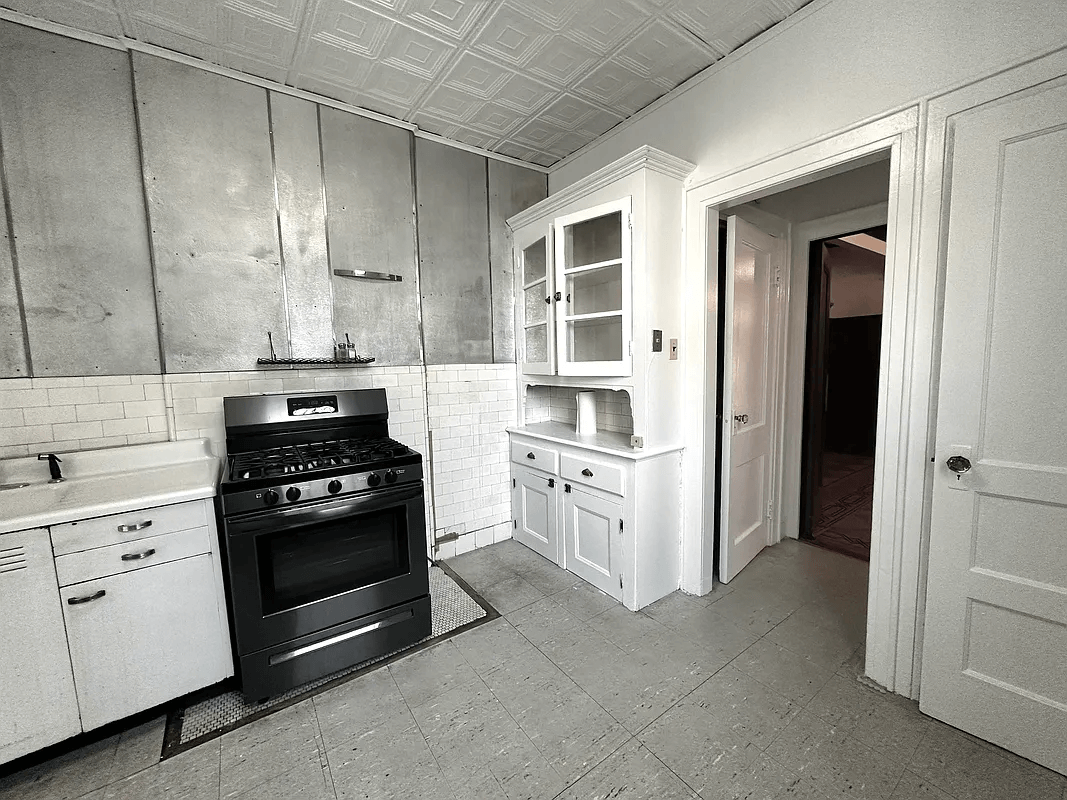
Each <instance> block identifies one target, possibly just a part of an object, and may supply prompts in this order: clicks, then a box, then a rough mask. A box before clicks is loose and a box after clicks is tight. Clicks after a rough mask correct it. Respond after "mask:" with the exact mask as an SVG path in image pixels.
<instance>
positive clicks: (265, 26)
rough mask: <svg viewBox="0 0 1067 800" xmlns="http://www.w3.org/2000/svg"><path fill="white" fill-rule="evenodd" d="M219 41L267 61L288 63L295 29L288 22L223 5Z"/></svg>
mask: <svg viewBox="0 0 1067 800" xmlns="http://www.w3.org/2000/svg"><path fill="white" fill-rule="evenodd" d="M221 23H222V26H221V30H220V35H219V45H220V46H221V47H222V48H223V50H224V52H229V53H234V52H236V53H240V54H243V55H246V56H250V57H252V58H256V59H258V60H260V61H265V62H267V63H269V64H275V65H279V66H281V65H288V64H289V63H290V62H291V61H292V58H293V51H294V50H295V49H296V30H295V29H294V28H292V27H290V26H288V25H284V24H281V23H279V22H276V21H274V20H271V19H268V18H266V17H261V16H253V15H252V14H249V13H248V12H246V11H244V10H242V9H238V8H232V7H226V8H223V9H222V19H221Z"/></svg>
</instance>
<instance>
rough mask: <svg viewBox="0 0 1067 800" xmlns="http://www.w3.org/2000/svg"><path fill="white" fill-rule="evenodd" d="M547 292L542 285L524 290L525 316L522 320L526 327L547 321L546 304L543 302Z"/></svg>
mask: <svg viewBox="0 0 1067 800" xmlns="http://www.w3.org/2000/svg"><path fill="white" fill-rule="evenodd" d="M547 291H548V290H547V289H546V288H545V284H543V283H539V284H538V285H537V286H533V287H531V288H529V289H526V290H525V292H524V294H525V296H526V304H525V307H526V316H525V317H524V319H525V321H526V324H527V325H534V324H536V323H540V322H546V321H547V320H548V303H546V302H545V292H547Z"/></svg>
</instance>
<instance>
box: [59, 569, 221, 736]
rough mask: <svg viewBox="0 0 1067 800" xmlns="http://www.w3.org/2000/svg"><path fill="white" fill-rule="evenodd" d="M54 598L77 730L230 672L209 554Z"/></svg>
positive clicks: (97, 582)
mask: <svg viewBox="0 0 1067 800" xmlns="http://www.w3.org/2000/svg"><path fill="white" fill-rule="evenodd" d="M101 592H103V593H104V594H101ZM62 597H63V614H64V616H65V617H66V622H67V635H68V638H69V641H70V655H71V661H72V662H73V664H74V680H75V684H76V685H77V687H78V705H79V707H80V708H81V716H82V724H83V726H84V728H85V730H92V729H94V728H98V727H99V726H101V725H104V724H106V723H108V722H112V721H114V720H117V719H121V718H123V717H126V716H129V715H130V714H134V713H136V712H138V711H142V710H144V709H147V708H152V707H153V706H157V705H159V704H160V703H164V702H166V701H167V700H171V699H173V698H175V697H180V696H181V695H183V694H187V693H189V692H192V691H195V690H196V689H200V688H203V687H204V686H209V685H211V684H213V683H217V682H218V681H220V680H222V679H223V678H225V677H227V676H228V675H229V674H230V673H231V669H232V668H231V655H230V647H229V641H228V640H227V638H226V631H225V627H224V625H223V622H222V617H221V609H220V606H219V602H220V599H221V598H220V596H219V594H218V592H217V589H216V585H215V575H214V570H213V568H212V565H211V557H210V556H209V555H202V556H196V557H195V558H187V559H184V560H182V561H175V562H172V563H169V564H162V565H160V566H158V567H148V568H146V569H141V570H137V571H136V572H129V573H126V574H124V575H115V576H112V577H110V578H105V579H103V580H95V581H87V582H86V583H79V584H77V585H74V586H68V587H66V588H64V589H63V590H62ZM90 597H96V599H93V600H89V601H87V602H80V603H75V604H71V600H84V599H85V598H90Z"/></svg>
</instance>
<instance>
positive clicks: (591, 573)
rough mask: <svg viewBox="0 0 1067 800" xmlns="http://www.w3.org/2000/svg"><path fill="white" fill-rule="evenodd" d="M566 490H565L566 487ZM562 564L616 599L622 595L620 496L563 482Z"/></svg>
mask: <svg viewBox="0 0 1067 800" xmlns="http://www.w3.org/2000/svg"><path fill="white" fill-rule="evenodd" d="M568 487H569V488H570V491H566V489H567V488H568ZM564 489H565V491H564V493H563V520H564V522H563V528H564V541H565V550H566V567H567V569H569V570H570V571H571V572H573V573H574V574H575V575H577V576H578V577H579V578H584V579H585V580H587V581H588V582H589V583H591V584H593V586H596V587H597V588H598V589H600V590H601V591H603V592H605V593H606V594H609V595H611V596H612V597H614V598H615V599H616V600H619V599H621V598H622V586H621V585H620V584H621V575H622V564H621V563H620V562H621V552H622V547H621V545H622V535H621V534H622V498H608V497H603V496H600V495H594V494H589V493H587V492H583V491H580V490H578V489H576V488H574V487H571V486H570V484H566V485H565V486H564Z"/></svg>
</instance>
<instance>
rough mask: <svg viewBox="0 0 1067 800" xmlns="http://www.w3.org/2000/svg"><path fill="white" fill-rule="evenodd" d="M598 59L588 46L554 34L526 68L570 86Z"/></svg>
mask: <svg viewBox="0 0 1067 800" xmlns="http://www.w3.org/2000/svg"><path fill="white" fill-rule="evenodd" d="M597 61H599V57H598V56H597V55H596V53H594V52H592V51H591V50H589V49H588V48H586V47H583V46H582V45H580V44H577V43H576V42H572V41H571V40H570V39H564V38H563V37H562V36H554V37H552V38H551V39H549V40H548V41H547V42H545V43H544V44H543V45H542V46H541V49H540V51H539V52H538V53H536V54H535V55H534V57H533V59H532V60H531V61H530V63H529V64H528V65H527V67H526V68H527V69H528V70H529V71H530V72H532V73H533V74H535V75H539V76H541V77H542V78H546V79H548V80H550V81H554V82H556V83H560V84H563V85H564V86H569V85H570V84H571V83H572V82H573V81H574V80H575V79H576V78H577V77H578V76H579V75H580V74H581V73H582V72H583V71H585V70H587V69H589V68H590V67H591V66H592V65H593V64H595V63H597Z"/></svg>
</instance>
